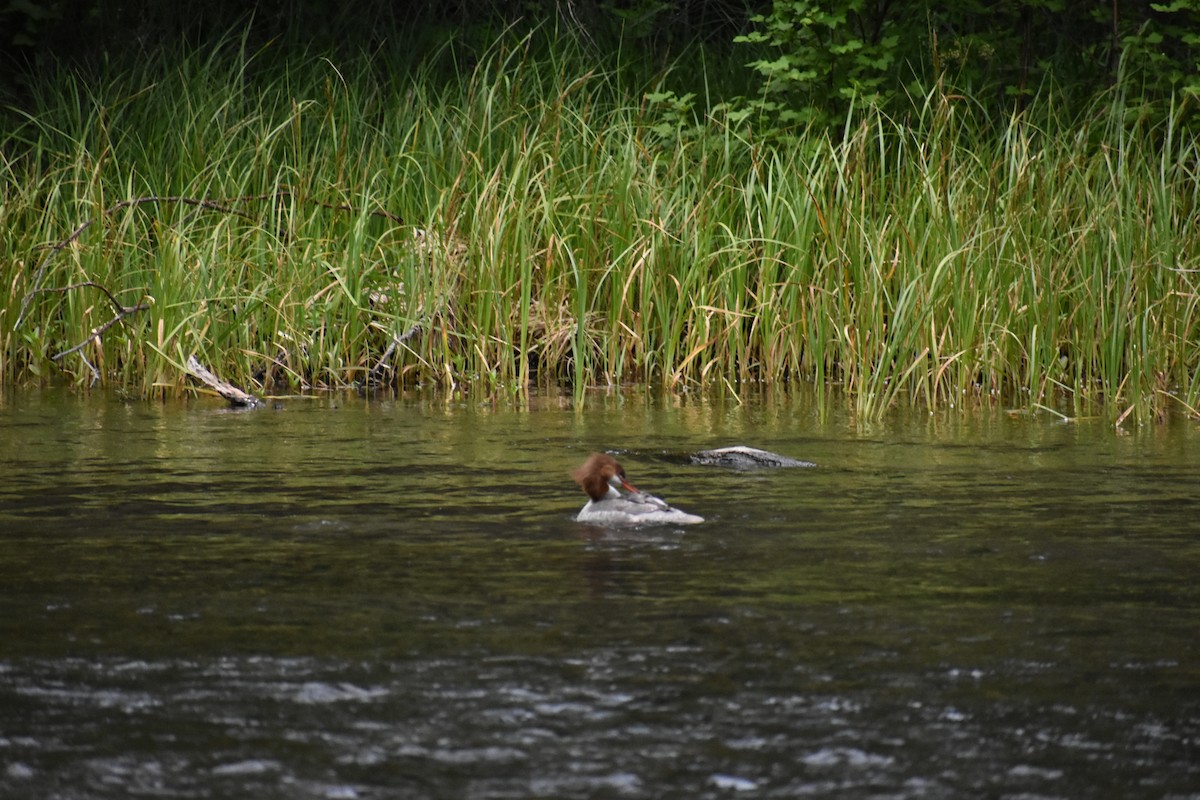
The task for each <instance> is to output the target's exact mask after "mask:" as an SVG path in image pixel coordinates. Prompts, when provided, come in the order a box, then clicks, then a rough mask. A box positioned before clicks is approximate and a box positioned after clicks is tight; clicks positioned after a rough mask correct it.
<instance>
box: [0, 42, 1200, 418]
mask: <svg viewBox="0 0 1200 800" xmlns="http://www.w3.org/2000/svg"><path fill="white" fill-rule="evenodd" d="M546 35H548V34H547V33H546V32H545V31H543V32H539V33H537V34H534V35H531V36H528V37H525V38H515V37H501V38H500V39H498V40H497V42H496V43H495V44H494V45H493V46H492V47H491V48H490V49H488V50H487V51H486V52H483V53H482V54H479V55H478V56H477V57H475V58H474V59H473V61H472V62H470V63H471V65H470V66H467V63H468V62H466V61H465V60H464V59H463V58H462V55H461V52H460V50H459V49H457V48H456V46H454V45H453V44H448V45H446V46H444V47H443V48H442V49H440V50H438V51H436V52H435V53H433V54H430V55H427V57H426V58H425V59H424V60H423V61H422V62H421V64H420V65H417V66H413V65H410V64H406V63H402V62H389V63H381V58H382V57H381V56H379V55H376V56H373V57H371V58H368V57H365V56H364V57H361V58H344V57H339V58H335V57H333V56H331V55H328V54H322V53H310V54H308V55H305V56H304V57H295V56H293V57H291V58H284V57H283V55H282V54H275V53H272V52H270V51H269V50H267V51H262V52H257V53H252V52H248V51H247V49H246V46H245V43H244V42H240V41H238V40H236V39H231V40H230V41H227V42H225V43H224V45H223V46H222V47H219V48H217V49H215V50H213V51H210V52H209V53H206V54H204V55H201V54H198V53H174V54H169V53H166V52H164V53H162V54H160V56H159V60H157V61H155V60H149V61H142V62H140V63H138V64H131V65H126V66H125V67H123V68H122V67H121V66H120V65H117V67H116V68H114V69H110V71H109V72H108V73H107V75H108V77H106V78H105V79H104V80H103V81H101V82H99V83H88V82H85V81H84V80H82V79H81V78H80V77H78V76H77V75H75V74H73V73H71V72H69V71H66V70H62V71H60V72H59V73H57V74H55V75H51V76H47V78H46V79H45V80H43V81H41V82H39V83H37V84H36V86H37V90H38V92H39V93H38V94H37V95H36V96H35V97H34V98H33V100H32V104H31V107H30V108H31V110H30V111H28V112H27V113H24V114H21V115H19V116H18V115H15V114H10V116H9V120H10V123H9V124H8V125H7V126H6V127H5V130H4V132H3V133H2V134H0V136H3V139H2V140H0V153H3V162H2V163H0V171H2V173H3V174H2V176H0V177H2V180H0V185H2V186H3V187H4V188H3V189H2V191H3V195H2V206H0V252H2V254H3V261H2V262H0V280H2V281H3V284H4V285H5V286H6V287H7V288H8V293H7V296H6V297H5V298H4V299H2V300H0V381H3V382H4V383H5V384H10V385H20V384H25V383H29V382H32V381H41V380H47V379H48V378H49V377H50V376H52V375H54V374H56V373H63V374H66V375H68V376H70V377H72V378H73V379H74V380H76V381H78V382H79V383H80V384H86V383H89V382H90V381H91V380H92V379H93V376H94V374H95V373H93V371H92V369H91V367H94V368H95V370H96V372H97V373H99V374H100V375H101V376H102V378H103V380H105V381H109V382H115V383H119V384H121V385H122V386H125V387H126V388H128V389H130V390H131V391H137V392H140V393H142V394H145V395H147V396H153V395H164V394H166V395H170V394H176V393H179V392H181V391H182V390H183V389H184V386H185V381H184V373H183V368H182V365H183V363H184V362H185V361H186V358H187V356H188V355H189V354H191V353H196V354H197V355H198V356H199V357H200V359H201V360H202V361H204V362H205V363H208V364H209V365H210V366H212V367H213V369H214V370H215V371H217V372H218V373H220V374H222V376H223V377H225V378H227V379H229V380H232V381H235V382H239V383H243V384H247V385H249V386H260V387H261V386H263V385H267V386H268V387H269V388H270V387H275V388H274V389H272V390H274V391H278V390H279V387H283V388H284V389H286V390H292V389H296V388H311V387H345V386H352V385H354V386H358V385H366V384H368V383H369V382H371V381H379V382H382V383H383V384H384V385H393V386H401V385H411V384H415V383H428V382H438V383H442V384H445V385H455V386H463V387H465V386H469V387H472V388H477V389H481V390H483V391H487V392H520V391H523V390H524V389H525V388H527V387H529V386H530V385H534V384H538V383H565V384H568V385H570V386H572V387H574V389H575V391H576V393H577V395H578V396H579V397H580V398H582V396H583V392H584V389H585V388H586V387H588V386H590V385H594V384H597V383H600V384H621V383H629V382H647V383H653V384H657V385H661V386H663V387H664V388H665V389H667V390H672V391H677V390H682V389H685V388H686V389H692V388H700V387H718V388H720V389H722V390H724V391H729V392H733V393H741V392H744V391H748V390H749V389H750V388H751V387H753V386H755V385H756V384H759V383H772V384H784V383H815V384H816V385H817V386H818V387H820V388H821V390H822V391H823V392H824V391H825V389H826V388H827V387H837V388H839V390H841V391H844V394H845V396H846V397H848V398H850V399H851V402H853V403H854V405H855V408H856V409H857V411H858V412H859V413H860V414H861V415H863V416H864V417H876V416H878V415H880V414H882V413H883V412H884V411H885V410H886V409H887V408H889V407H890V406H892V405H894V404H895V403H897V402H916V403H921V404H924V405H927V406H930V407H936V406H952V405H953V406H957V405H963V404H973V403H979V402H994V403H1004V404H1006V405H1010V406H1016V407H1019V408H1028V409H1034V408H1038V407H1043V406H1045V407H1054V408H1057V409H1059V413H1063V414H1065V415H1067V416H1079V415H1084V414H1097V413H1102V414H1107V415H1108V416H1109V417H1110V418H1111V419H1113V420H1114V421H1121V422H1126V421H1130V422H1133V421H1137V422H1143V423H1144V422H1150V421H1152V420H1155V419H1161V418H1163V417H1164V416H1165V415H1167V414H1168V413H1169V412H1170V411H1172V410H1180V411H1185V412H1187V413H1191V414H1194V413H1195V410H1196V409H1200V374H1198V373H1200V291H1198V289H1197V285H1196V284H1197V281H1198V280H1200V277H1198V276H1200V219H1198V216H1200V212H1198V209H1200V188H1198V187H1200V152H1198V148H1200V146H1198V145H1197V139H1196V137H1195V136H1194V135H1191V134H1190V133H1189V132H1188V131H1187V128H1186V125H1185V124H1184V121H1183V116H1182V114H1178V113H1174V114H1171V115H1170V116H1169V118H1168V120H1167V121H1166V122H1165V123H1163V124H1161V125H1158V126H1157V127H1148V126H1144V125H1143V126H1139V125H1137V124H1130V123H1129V122H1128V121H1127V118H1128V115H1127V114H1126V111H1127V109H1126V108H1125V107H1124V106H1123V98H1122V96H1121V94H1120V91H1119V89H1118V90H1114V91H1113V92H1112V93H1111V94H1108V95H1105V96H1103V97H1100V98H1097V100H1096V102H1095V104H1094V106H1093V107H1092V108H1091V109H1090V110H1089V113H1088V114H1086V115H1084V116H1082V117H1081V118H1079V119H1061V118H1058V117H1056V116H1055V113H1054V111H1053V108H1054V104H1053V97H1052V96H1051V95H1050V94H1049V93H1047V95H1046V96H1044V97H1040V98H1035V100H1034V101H1033V102H1032V103H1031V104H1030V105H1029V107H1028V110H1027V111H1026V112H1025V113H1023V114H1019V115H1013V116H1012V117H1011V118H1008V119H1003V120H996V119H991V118H988V117H987V116H986V115H985V114H984V112H983V111H982V110H980V108H979V107H977V106H975V105H973V104H972V103H971V102H970V100H969V99H966V98H963V97H960V96H957V95H955V94H953V93H952V92H950V91H948V90H945V89H942V88H940V87H939V88H935V89H933V90H931V91H929V92H928V94H927V95H925V96H923V97H918V98H916V99H915V100H914V102H913V103H912V108H911V111H910V112H909V114H907V115H906V116H904V117H903V118H899V117H895V116H888V115H886V114H884V113H882V112H881V111H879V110H877V109H872V108H867V109H859V110H856V111H854V112H852V114H851V115H850V116H849V117H848V118H847V120H846V123H845V128H844V131H843V134H844V135H841V136H838V137H836V138H835V137H832V136H830V135H828V134H827V133H824V132H817V131H810V132H807V133H802V134H801V135H799V136H798V137H797V139H796V140H794V141H791V142H778V143H771V142H760V141H758V140H756V139H755V137H754V136H753V135H752V133H751V132H750V131H749V130H747V129H745V128H744V127H742V126H741V125H740V124H737V123H735V122H733V121H731V119H730V118H729V117H727V116H724V115H722V113H720V112H719V111H717V112H713V113H711V114H709V115H707V116H701V115H699V114H696V115H695V116H694V118H686V117H685V118H682V119H677V120H676V121H675V122H674V123H673V124H671V125H664V121H663V117H662V116H661V115H660V114H658V113H657V112H656V109H655V106H654V104H652V103H649V102H648V101H647V99H646V98H647V97H648V96H651V95H652V94H653V91H655V90H657V89H659V88H660V87H661V86H662V82H663V81H665V80H672V79H674V78H673V75H672V73H667V74H666V75H663V74H657V75H655V74H650V73H646V74H644V76H643V77H642V78H640V79H638V78H635V77H632V76H635V75H637V74H638V73H637V72H636V70H631V69H629V68H627V67H626V66H624V65H621V64H616V63H614V64H597V63H596V62H595V59H594V58H592V57H591V56H587V55H585V53H583V52H582V50H579V49H572V47H571V46H570V45H569V43H564V42H561V41H558V42H553V43H552V45H553V46H545V43H544V42H540V41H539V38H538V37H540V36H546ZM708 100H709V101H713V102H715V99H714V98H708ZM709 104H710V105H712V104H713V103H712V102H710V103H709ZM148 197H159V198H192V199H197V198H204V199H208V200H210V201H213V204H210V205H207V206H206V205H195V204H189V203H187V202H183V201H181V200H178V199H173V200H172V199H164V200H160V201H157V202H148V201H147V202H132V201H134V200H137V199H144V198H148ZM122 201H130V202H129V204H128V205H126V206H124V207H121V208H118V209H117V210H111V209H112V208H113V207H114V206H115V205H116V204H118V203H121V202H122ZM106 210H108V211H106ZM87 220H94V222H93V224H92V225H91V226H89V227H88V228H87V229H86V230H85V231H83V232H82V234H81V235H80V236H79V237H78V238H77V239H76V240H74V241H73V242H72V243H71V244H70V245H68V246H66V247H64V248H62V249H61V250H58V251H53V252H51V251H49V250H48V249H47V247H48V246H50V245H53V244H54V243H56V242H61V241H62V240H64V239H65V238H66V237H67V236H68V235H70V234H71V232H72V231H74V230H75V229H76V228H77V227H78V226H80V225H81V224H82V223H84V222H85V221H87ZM43 266H44V269H40V268H42V267H43ZM86 282H90V283H93V284H99V285H102V286H103V287H105V288H107V289H108V291H110V292H111V293H112V294H113V295H114V296H115V297H116V298H117V299H118V300H119V302H120V303H121V304H123V305H126V306H133V305H135V304H136V303H138V302H141V301H143V300H144V301H145V302H146V303H149V304H150V306H149V308H148V309H147V310H145V311H143V312H139V313H136V314H131V315H130V316H128V317H125V318H123V319H122V320H121V322H120V323H118V324H116V325H114V326H113V327H112V328H110V329H108V330H107V331H106V332H105V333H104V334H103V336H102V337H100V338H94V339H92V340H91V341H90V342H89V337H90V335H91V332H92V331H93V330H94V329H96V328H97V326H99V325H101V324H103V323H104V322H105V321H106V320H108V319H110V318H111V317H112V316H113V311H114V310H113V307H112V304H111V303H110V302H109V301H108V300H107V299H106V298H105V297H104V296H103V294H101V293H100V292H99V291H98V290H97V289H95V288H88V287H81V288H74V289H64V287H71V286H74V285H76V284H83V283H86ZM35 290H38V291H37V293H36V294H33V295H31V294H30V293H31V292H34V291H35ZM27 297H30V299H31V302H30V303H29V305H28V310H27V312H26V314H25V316H24V318H22V319H21V324H20V326H19V327H16V326H15V325H14V323H15V322H16V321H17V319H18V317H19V316H20V314H21V310H22V305H23V301H24V300H25V298H27ZM81 342H89V343H88V344H86V345H85V346H84V347H83V348H82V349H81V350H80V351H79V352H78V353H77V354H72V355H70V356H67V357H64V358H60V359H58V360H53V357H54V356H55V355H56V354H59V353H62V352H63V351H65V350H67V349H69V348H71V347H73V346H75V345H77V344H79V343H81ZM385 356H386V357H387V358H386V360H385ZM89 365H90V366H89Z"/></svg>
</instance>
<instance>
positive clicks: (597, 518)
mask: <svg viewBox="0 0 1200 800" xmlns="http://www.w3.org/2000/svg"><path fill="white" fill-rule="evenodd" d="M571 477H573V478H574V479H575V482H576V483H578V484H579V486H580V487H581V488H582V489H583V491H584V492H586V493H587V495H588V502H587V505H585V506H584V507H583V509H582V510H580V512H579V514H578V515H577V516H576V517H575V519H576V521H578V522H590V523H594V524H597V525H614V526H628V525H695V524H696V523H698V522H704V517H700V516H697V515H695V514H689V513H687V512H686V511H680V510H679V509H678V508H674V507H672V506H669V505H667V503H666V502H664V501H663V500H660V499H659V498H657V497H655V496H654V495H650V494H646V493H644V492H642V491H641V490H640V489H638V488H637V487H636V486H634V485H633V484H632V483H630V482H629V481H628V480H627V479H626V477H625V468H624V467H622V466H621V464H620V462H619V461H617V460H616V459H615V458H613V457H612V456H610V455H608V454H607V453H592V454H591V455H590V456H588V459H587V461H584V462H583V465H582V466H580V467H579V468H578V469H576V470H575V471H574V472H573V473H571ZM621 489H624V490H625V491H626V492H628V493H629V494H621Z"/></svg>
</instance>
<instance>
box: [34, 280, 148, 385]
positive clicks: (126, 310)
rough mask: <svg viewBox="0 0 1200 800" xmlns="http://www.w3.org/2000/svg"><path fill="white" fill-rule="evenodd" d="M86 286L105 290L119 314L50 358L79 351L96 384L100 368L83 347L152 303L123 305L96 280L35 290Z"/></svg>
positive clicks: (55, 359)
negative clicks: (85, 352)
mask: <svg viewBox="0 0 1200 800" xmlns="http://www.w3.org/2000/svg"><path fill="white" fill-rule="evenodd" d="M84 287H92V288H95V289H99V290H100V291H102V292H104V295H105V296H106V297H107V298H108V299H109V302H111V303H112V304H113V308H114V309H115V310H116V312H117V315H116V316H115V317H113V318H112V319H110V320H109V321H108V322H105V323H104V324H103V325H97V326H96V327H95V328H92V332H91V333H89V334H88V335H87V336H86V337H85V338H84V340H83V341H82V342H80V343H79V344H77V345H75V346H74V347H72V348H70V349H69V350H63V351H62V352H61V353H58V354H56V355H53V356H50V360H51V361H60V360H62V359H64V358H66V357H67V356H69V355H71V354H72V353H79V357H80V358H82V359H83V363H84V364H86V365H87V367H88V369H89V370H91V373H92V384H93V385H95V384H96V383H99V382H100V370H98V369H96V367H95V365H94V364H92V362H91V361H88V358H87V356H85V355H84V354H83V352H82V351H83V348H84V347H86V346H87V345H88V343H89V342H93V341H98V340H99V339H100V337H101V336H103V335H104V334H105V332H106V331H107V330H108V329H109V328H111V327H112V326H113V325H116V324H117V323H118V322H120V321H121V320H123V319H125V318H126V317H128V316H129V315H131V314H136V313H138V312H139V311H145V310H147V309H148V308H150V303H149V302H141V303H138V304H137V305H136V306H126V305H122V304H121V303H120V302H119V301H118V300H117V298H116V297H114V296H113V293H112V292H110V291H109V290H108V289H106V288H105V287H103V286H101V285H100V284H98V283H96V282H95V281H84V282H82V283H73V284H71V285H70V286H58V287H54V288H51V289H38V290H37V292H35V293H41V292H57V293H63V292H69V291H71V290H72V289H82V288H84Z"/></svg>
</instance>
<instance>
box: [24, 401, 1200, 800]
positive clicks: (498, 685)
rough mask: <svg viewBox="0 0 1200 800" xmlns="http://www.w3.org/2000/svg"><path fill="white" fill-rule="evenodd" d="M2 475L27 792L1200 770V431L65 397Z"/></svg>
mask: <svg viewBox="0 0 1200 800" xmlns="http://www.w3.org/2000/svg"><path fill="white" fill-rule="evenodd" d="M737 443H745V444H751V445H755V446H758V447H764V448H767V449H771V450H775V451H777V452H780V453H783V454H786V455H790V456H793V457H796V458H801V459H807V460H809V461H814V462H816V463H817V464H818V466H817V467H816V468H815V469H793V470H781V471H735V470H728V469H720V468H714V467H700V466H693V465H690V464H688V463H686V460H685V456H686V454H687V453H688V452H690V451H692V450H696V449H701V448H707V447H716V446H721V445H728V444H737ZM592 449H608V450H611V451H613V452H614V453H616V454H617V455H618V457H619V458H620V459H621V460H622V462H623V463H624V465H625V467H626V469H627V471H628V473H629V477H630V479H631V480H633V481H634V482H635V483H637V484H638V485H639V486H641V487H642V488H643V489H645V490H648V491H651V492H654V493H655V494H658V495H660V496H662V497H664V498H666V499H667V500H668V501H670V502H672V503H674V504H675V505H677V506H679V507H681V508H683V509H685V510H687V511H690V512H692V513H697V514H701V515H704V516H705V517H707V518H708V519H707V522H705V523H704V524H702V525H698V526H691V527H688V528H686V529H684V528H670V527H667V528H658V529H643V530H625V531H614V530H605V529H600V528H593V527H588V526H584V525H580V524H578V523H576V522H575V521H574V520H573V515H574V513H575V512H576V511H577V510H578V509H579V507H580V506H581V505H582V503H583V501H584V499H585V498H584V496H583V495H582V493H580V492H579V491H578V489H577V487H575V485H574V484H573V483H572V482H571V479H570V477H569V472H570V470H571V469H572V468H573V467H574V466H576V465H577V464H579V463H580V462H581V461H582V460H583V458H584V457H585V456H586V455H587V453H588V452H589V451H590V450H592ZM0 477H2V478H3V480H2V482H0V587H2V588H0V797H5V798H129V797H166V798H226V797H227V798H247V797H254V798H341V799H346V798H531V797H538V798H540V797H545V798H604V797H618V798H619V797H653V798H724V797H733V796H736V797H740V798H756V797H764V798H767V797H770V798H794V797H810V796H811V797H839V798H857V797H862V798H868V797H869V798H963V797H990V798H1014V799H1015V798H1094V797H1123V798H1136V797H1147V798H1197V797H1200V661H1198V655H1200V635H1198V634H1200V585H1198V582H1197V576H1198V575H1200V522H1198V514H1197V512H1198V511H1200V502H1198V500H1200V496H1198V493H1200V488H1198V487H1200V430H1198V428H1197V425H1196V424H1195V423H1193V422H1187V421H1182V420H1179V421H1175V422H1173V423H1171V424H1168V425H1164V426H1161V427H1157V428H1153V429H1148V430H1143V431H1135V432H1133V433H1131V434H1125V435H1122V434H1119V433H1117V432H1114V431H1113V429H1112V428H1111V427H1110V426H1108V425H1106V424H1105V423H1103V422H1102V421H1099V420H1095V421H1089V420H1080V421H1077V422H1075V423H1072V424H1064V423H1062V422H1060V421H1058V420H1057V419H1056V418H1054V417H1051V416H1037V417H1035V416H1028V415H1010V414H1006V413H1004V411H1003V410H982V411H969V412H964V413H959V412H957V411H952V412H947V413H941V412H939V413H935V414H932V415H931V414H929V413H928V412H918V411H898V412H896V414H895V415H893V416H892V417H891V418H889V419H888V420H886V421H884V422H882V423H879V424H877V425H871V426H864V425H856V424H854V422H853V420H852V419H851V418H850V417H849V416H848V415H847V414H845V413H842V412H841V411H839V410H838V409H836V408H835V409H833V410H830V409H829V408H819V407H818V406H817V405H816V404H815V401H813V400H812V399H811V398H805V397H804V396H802V395H799V394H794V395H787V396H779V397H764V398H759V399H756V400H753V401H750V402H747V403H746V404H744V405H738V404H736V403H733V402H731V401H727V400H722V399H720V398H702V397H684V398H675V399H671V400H663V399H653V398H651V399H647V397H646V396H644V395H642V394H637V393H627V394H623V395H622V394H615V395H603V394H598V395H596V396H594V397H591V398H589V401H588V407H587V408H586V409H585V410H582V411H577V410H575V409H574V408H573V406H572V404H571V403H570V402H569V401H568V400H565V399H562V398H555V397H535V398H533V399H532V400H530V401H529V403H528V405H523V404H522V405H518V404H500V405H499V406H497V405H489V404H477V403H473V402H467V401H463V400H461V399H457V398H456V399H447V398H446V397H444V396H437V395H415V396H412V397H403V398H399V399H388V400H380V399H363V398H358V397H354V396H345V397H337V398H327V399H321V400H290V401H284V402H282V403H281V404H279V406H278V407H275V408H270V409H264V410H259V411H255V412H250V413H245V412H242V413H238V412H232V411H228V410H226V409H224V408H222V407H221V405H220V404H219V403H218V402H217V401H214V400H206V399H205V400H196V401H193V402H190V403H178V404H174V403H168V404H148V403H142V402H123V401H122V400H120V399H118V398H114V397H99V396H94V397H89V398H78V397H73V396H71V395H66V394H61V393H56V392H45V393H33V394H19V395H16V396H8V397H6V398H4V399H3V400H0Z"/></svg>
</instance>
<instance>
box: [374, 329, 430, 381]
mask: <svg viewBox="0 0 1200 800" xmlns="http://www.w3.org/2000/svg"><path fill="white" fill-rule="evenodd" d="M420 330H421V323H420V322H418V323H416V324H414V325H413V326H412V327H411V328H409V329H408V330H406V331H405V332H404V333H402V334H400V335H399V336H393V337H392V341H391V343H390V344H389V345H388V347H387V350H384V351H383V355H381V356H380V357H379V360H378V361H377V362H375V366H374V367H372V368H371V371H370V372H368V373H367V385H368V386H378V385H379V384H380V382H381V380H382V378H383V374H384V373H385V372H388V371H390V370H391V368H392V365H391V358H392V354H393V353H395V352H396V348H397V347H399V346H400V345H402V344H404V343H405V342H406V341H408V340H409V339H411V338H412V337H414V336H416V335H417V333H418V332H419V331H420Z"/></svg>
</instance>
